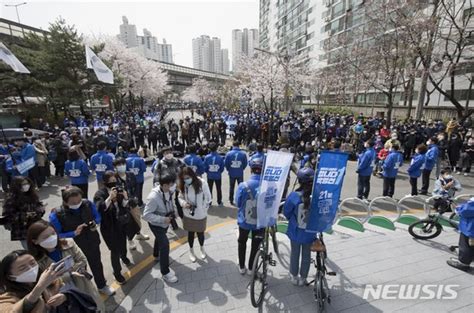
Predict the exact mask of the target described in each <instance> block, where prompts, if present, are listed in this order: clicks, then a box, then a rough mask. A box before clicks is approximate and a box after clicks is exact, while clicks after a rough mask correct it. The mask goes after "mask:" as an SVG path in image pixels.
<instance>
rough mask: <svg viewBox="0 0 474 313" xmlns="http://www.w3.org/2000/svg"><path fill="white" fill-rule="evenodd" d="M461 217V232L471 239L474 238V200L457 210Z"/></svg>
mask: <svg viewBox="0 0 474 313" xmlns="http://www.w3.org/2000/svg"><path fill="white" fill-rule="evenodd" d="M456 211H457V213H458V215H459V231H460V232H461V233H463V234H464V235H465V236H467V237H469V238H474V200H472V199H471V200H469V201H468V202H466V203H464V204H463V205H460V206H458V207H457V208H456Z"/></svg>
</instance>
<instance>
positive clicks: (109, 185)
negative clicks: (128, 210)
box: [105, 182, 117, 189]
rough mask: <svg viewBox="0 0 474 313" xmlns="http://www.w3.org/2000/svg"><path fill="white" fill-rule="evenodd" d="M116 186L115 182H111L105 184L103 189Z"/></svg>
mask: <svg viewBox="0 0 474 313" xmlns="http://www.w3.org/2000/svg"><path fill="white" fill-rule="evenodd" d="M116 186H117V182H112V183H106V184H105V187H107V188H111V189H112V188H114V187H116Z"/></svg>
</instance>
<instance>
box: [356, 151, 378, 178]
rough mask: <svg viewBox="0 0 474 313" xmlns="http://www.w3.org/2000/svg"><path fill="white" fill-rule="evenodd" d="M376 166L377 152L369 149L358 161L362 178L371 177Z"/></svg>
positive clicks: (358, 168)
mask: <svg viewBox="0 0 474 313" xmlns="http://www.w3.org/2000/svg"><path fill="white" fill-rule="evenodd" d="M374 165H375V150H374V149H373V148H367V149H366V150H365V151H364V153H362V154H361V155H359V159H358V160H357V170H358V171H359V175H361V176H370V175H372V171H373V170H374Z"/></svg>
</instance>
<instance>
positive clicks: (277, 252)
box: [271, 226, 280, 255]
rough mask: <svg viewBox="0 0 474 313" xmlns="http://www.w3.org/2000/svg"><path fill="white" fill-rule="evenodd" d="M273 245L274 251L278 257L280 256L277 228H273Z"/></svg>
mask: <svg viewBox="0 0 474 313" xmlns="http://www.w3.org/2000/svg"><path fill="white" fill-rule="evenodd" d="M271 234H272V244H273V251H275V253H276V254H277V255H280V250H278V240H277V229H276V226H274V227H272V232H271Z"/></svg>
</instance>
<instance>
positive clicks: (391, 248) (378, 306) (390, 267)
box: [116, 224, 474, 313]
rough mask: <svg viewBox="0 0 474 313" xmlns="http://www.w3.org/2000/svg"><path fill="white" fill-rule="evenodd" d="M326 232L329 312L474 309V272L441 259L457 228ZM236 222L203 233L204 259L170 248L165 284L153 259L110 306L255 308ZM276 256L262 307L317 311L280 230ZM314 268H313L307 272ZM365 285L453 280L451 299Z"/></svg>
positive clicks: (206, 312) (195, 310) (196, 311)
mask: <svg viewBox="0 0 474 313" xmlns="http://www.w3.org/2000/svg"><path fill="white" fill-rule="evenodd" d="M335 230H336V231H335V232H334V233H333V234H332V235H326V236H325V242H326V245H327V247H328V255H329V268H330V269H331V270H333V271H335V272H337V276H335V277H328V280H329V286H330V288H331V295H332V303H331V304H330V305H329V306H328V308H327V310H326V311H327V312H361V313H369V312H417V313H419V312H430V313H433V312H459V313H460V312H471V313H472V312H474V277H473V274H472V271H471V273H465V272H462V271H459V270H456V269H453V268H451V267H449V266H447V265H446V259H448V258H449V257H450V256H453V254H452V253H451V252H449V250H448V246H449V245H452V244H456V243H457V240H458V234H457V233H455V232H454V231H452V230H448V231H446V232H443V233H442V234H441V236H439V237H438V238H436V239H434V240H432V241H425V242H420V241H416V240H413V239H412V238H411V236H410V235H409V234H408V233H407V231H406V229H404V228H403V227H400V228H399V229H397V230H396V231H388V230H382V229H381V228H374V227H372V228H369V229H367V230H366V231H365V232H364V233H358V232H353V231H349V230H347V229H344V228H336V229H335ZM237 232H238V231H237V227H236V225H235V224H227V225H226V226H224V227H222V228H219V229H217V230H214V231H212V232H211V233H209V234H207V239H206V243H205V246H206V248H207V252H208V257H207V260H205V261H198V262H196V263H191V262H190V261H189V258H188V254H187V251H188V247H187V245H183V246H181V247H179V248H177V249H176V250H174V251H172V252H171V259H172V260H171V262H172V264H171V268H172V269H173V270H174V271H175V272H176V274H177V276H178V278H179V282H178V283H176V284H167V283H164V282H163V280H162V278H161V274H160V271H159V265H155V266H154V267H153V268H152V269H151V270H150V271H149V273H147V274H146V275H145V276H144V277H143V279H142V280H141V282H139V283H138V284H137V286H136V287H135V288H134V289H133V290H132V291H131V292H130V293H129V295H128V296H127V297H126V298H125V299H124V301H123V302H122V303H121V305H120V307H119V308H118V309H117V310H116V312H140V313H142V312H143V313H146V312H173V313H180V312H192V313H201V312H203V313H211V312H258V311H259V310H258V309H255V308H253V307H252V306H251V303H250V297H249V292H248V288H247V286H248V283H249V281H250V279H249V276H241V275H240V274H239V272H238V268H237V265H236V262H237ZM279 241H280V250H281V253H280V255H281V257H280V259H278V260H277V266H276V267H270V272H269V279H268V283H269V288H268V293H267V295H266V297H265V300H264V304H263V307H262V308H261V310H260V311H261V312H317V309H316V305H315V303H314V301H313V293H312V288H311V286H310V287H295V286H293V285H292V284H291V283H290V282H289V280H288V263H289V241H288V239H287V237H286V235H283V234H279ZM314 272H315V270H314V268H313V267H312V268H311V270H310V276H311V275H313V274H314ZM366 284H372V285H377V284H445V285H446V284H454V285H459V287H455V290H456V291H457V293H458V296H457V299H455V300H419V299H418V300H374V299H369V300H364V299H363V293H364V288H365V285H366Z"/></svg>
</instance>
